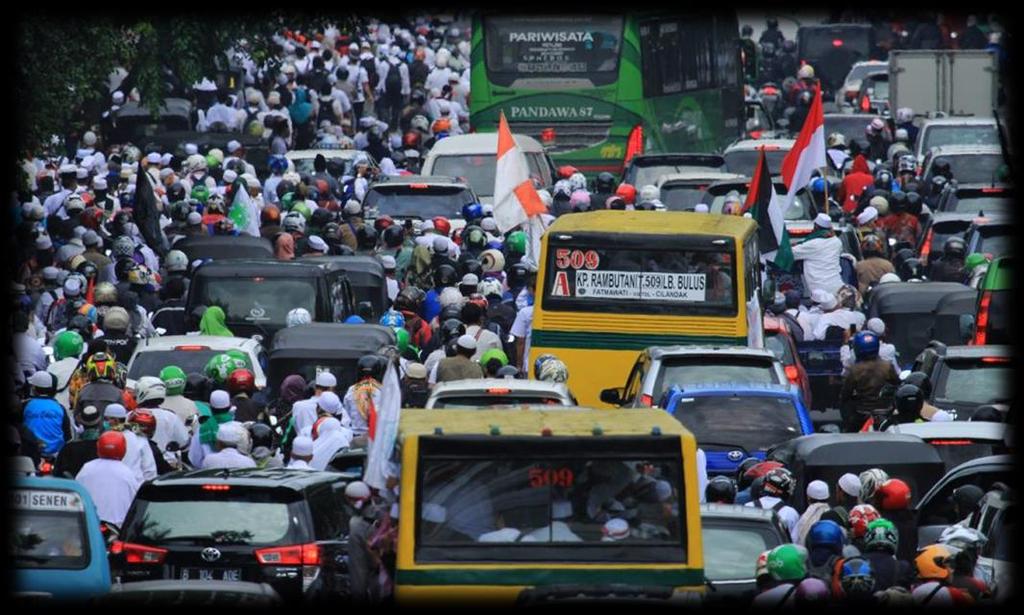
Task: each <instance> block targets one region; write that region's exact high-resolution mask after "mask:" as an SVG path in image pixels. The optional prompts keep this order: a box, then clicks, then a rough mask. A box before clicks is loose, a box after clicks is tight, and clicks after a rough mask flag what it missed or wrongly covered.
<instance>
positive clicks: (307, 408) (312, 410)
mask: <svg viewBox="0 0 1024 615" xmlns="http://www.w3.org/2000/svg"><path fill="white" fill-rule="evenodd" d="M336 386H338V379H337V378H335V377H334V374H332V373H331V372H326V371H325V372H320V373H318V374H317V375H316V380H315V383H314V389H313V397H310V398H309V399H302V400H299V401H297V402H295V403H294V404H292V424H293V426H294V429H295V433H296V434H299V435H302V436H308V435H309V434H310V432H311V430H312V429H313V423H315V422H316V409H317V403H318V402H319V401H320V395H321V394H322V393H325V392H327V391H330V392H332V393H333V392H334V387H336Z"/></svg>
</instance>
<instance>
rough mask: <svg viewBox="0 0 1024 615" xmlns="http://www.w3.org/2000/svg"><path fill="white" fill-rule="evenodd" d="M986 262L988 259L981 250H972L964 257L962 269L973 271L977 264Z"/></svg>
mask: <svg viewBox="0 0 1024 615" xmlns="http://www.w3.org/2000/svg"><path fill="white" fill-rule="evenodd" d="M987 262H988V259H987V258H985V255H984V254H982V253H981V252H972V253H970V254H968V255H967V258H965V259H964V270H965V271H968V272H970V271H974V268H975V267H977V266H978V265H984V264H985V263H987Z"/></svg>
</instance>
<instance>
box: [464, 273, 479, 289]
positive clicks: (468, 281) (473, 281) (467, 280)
mask: <svg viewBox="0 0 1024 615" xmlns="http://www.w3.org/2000/svg"><path fill="white" fill-rule="evenodd" d="M479 285H480V278H478V277H477V275H476V274H475V273H467V274H466V275H464V276H462V281H461V282H459V286H479Z"/></svg>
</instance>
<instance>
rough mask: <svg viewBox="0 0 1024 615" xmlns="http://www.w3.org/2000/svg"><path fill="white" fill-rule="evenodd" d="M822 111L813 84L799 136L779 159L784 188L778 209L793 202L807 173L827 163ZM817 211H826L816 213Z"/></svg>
mask: <svg viewBox="0 0 1024 615" xmlns="http://www.w3.org/2000/svg"><path fill="white" fill-rule="evenodd" d="M825 151H826V148H825V114H824V113H823V112H822V109H821V84H820V83H819V84H817V85H815V86H814V100H813V101H811V109H810V111H808V112H807V118H806V119H805V120H804V125H803V127H802V128H801V129H800V135H799V136H798V137H797V138H796V142H795V143H793V149H791V150H789V153H788V154H786V158H785V159H784V160H783V161H782V181H784V182H785V183H786V187H787V188H788V190H787V191H786V196H785V198H784V199H783V201H782V211H783V212H786V211H788V210H789V208H790V207H792V205H793V201H794V199H796V193H797V191H798V190H800V189H801V188H803V187H805V186H807V184H808V183H809V182H810V181H811V173H813V172H814V170H815V169H822V168H824V167H825V165H826V164H827V162H826V158H825ZM819 213H826V214H827V213H828V212H827V211H826V212H819Z"/></svg>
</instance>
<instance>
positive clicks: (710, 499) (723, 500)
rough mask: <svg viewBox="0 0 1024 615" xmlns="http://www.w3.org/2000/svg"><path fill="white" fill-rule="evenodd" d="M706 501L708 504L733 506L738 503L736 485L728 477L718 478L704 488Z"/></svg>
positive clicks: (710, 481)
mask: <svg viewBox="0 0 1024 615" xmlns="http://www.w3.org/2000/svg"><path fill="white" fill-rule="evenodd" d="M704 500H705V501H706V502H707V503H708V504H715V503H718V504H733V503H735V502H736V483H734V482H733V480H732V479H731V478H729V477H728V476H716V477H714V478H712V479H711V480H709V481H708V485H707V487H705V488H704Z"/></svg>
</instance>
